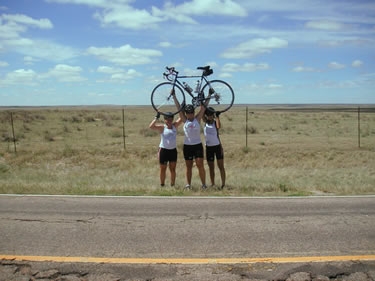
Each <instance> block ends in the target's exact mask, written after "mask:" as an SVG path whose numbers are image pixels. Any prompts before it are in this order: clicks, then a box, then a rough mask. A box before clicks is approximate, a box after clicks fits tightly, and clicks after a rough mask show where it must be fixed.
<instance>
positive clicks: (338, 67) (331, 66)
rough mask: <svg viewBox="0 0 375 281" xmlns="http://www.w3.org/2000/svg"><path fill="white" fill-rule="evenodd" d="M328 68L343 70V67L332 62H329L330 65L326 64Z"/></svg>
mask: <svg viewBox="0 0 375 281" xmlns="http://www.w3.org/2000/svg"><path fill="white" fill-rule="evenodd" d="M328 67H329V68H331V69H343V68H345V65H344V64H341V63H338V62H335V61H333V62H330V63H329V64H328Z"/></svg>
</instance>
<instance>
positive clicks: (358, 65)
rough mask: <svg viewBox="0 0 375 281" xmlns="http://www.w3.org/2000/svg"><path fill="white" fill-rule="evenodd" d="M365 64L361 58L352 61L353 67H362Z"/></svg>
mask: <svg viewBox="0 0 375 281" xmlns="http://www.w3.org/2000/svg"><path fill="white" fill-rule="evenodd" d="M362 65H363V62H362V61H360V60H355V61H353V62H352V67H361V66H362Z"/></svg>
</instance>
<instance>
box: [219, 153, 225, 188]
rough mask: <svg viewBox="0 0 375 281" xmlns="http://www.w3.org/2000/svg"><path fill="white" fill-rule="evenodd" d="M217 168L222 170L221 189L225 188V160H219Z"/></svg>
mask: <svg viewBox="0 0 375 281" xmlns="http://www.w3.org/2000/svg"><path fill="white" fill-rule="evenodd" d="M217 166H218V167H219V170H220V176H221V188H223V187H224V186H225V180H226V173H225V168H224V159H219V160H217Z"/></svg>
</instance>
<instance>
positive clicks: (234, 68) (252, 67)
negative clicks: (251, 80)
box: [222, 63, 270, 72]
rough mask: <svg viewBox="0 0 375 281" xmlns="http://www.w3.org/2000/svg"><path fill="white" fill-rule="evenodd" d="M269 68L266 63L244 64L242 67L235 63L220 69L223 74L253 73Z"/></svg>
mask: <svg viewBox="0 0 375 281" xmlns="http://www.w3.org/2000/svg"><path fill="white" fill-rule="evenodd" d="M269 68H270V66H269V65H268V63H258V64H256V63H244V64H243V65H240V64H236V63H227V64H225V65H224V66H223V67H222V70H223V71H225V72H253V71H258V70H267V69H269Z"/></svg>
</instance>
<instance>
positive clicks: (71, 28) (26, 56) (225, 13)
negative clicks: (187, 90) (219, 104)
mask: <svg viewBox="0 0 375 281" xmlns="http://www.w3.org/2000/svg"><path fill="white" fill-rule="evenodd" d="M204 65H211V67H212V68H213V69H214V74H213V75H212V76H210V77H212V79H223V80H225V81H227V82H229V83H230V84H231V85H232V86H233V89H234V91H235V94H236V100H235V103H236V104H277V103H288V104H299V103H350V104H353V103H354V104H370V103H375V1H373V0H298V1H290V0H267V1H264V0H261V1H260V0H252V1H248V0H185V1H170V0H169V1H163V0H160V1H149V0H142V1H136V0H133V1H132V0H5V1H4V0H3V1H0V106H12V105H16V106H38V105H43V106H45V105H47V106H48V105H96V104H116V105H135V104H146V105H147V104H150V93H151V91H152V89H153V87H154V86H155V85H156V84H157V83H159V82H162V81H163V77H162V73H163V72H164V69H165V66H175V67H176V68H177V70H179V71H180V73H182V74H187V75H188V74H196V73H197V72H196V70H195V69H196V67H197V66H204ZM191 84H194V81H192V82H191Z"/></svg>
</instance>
